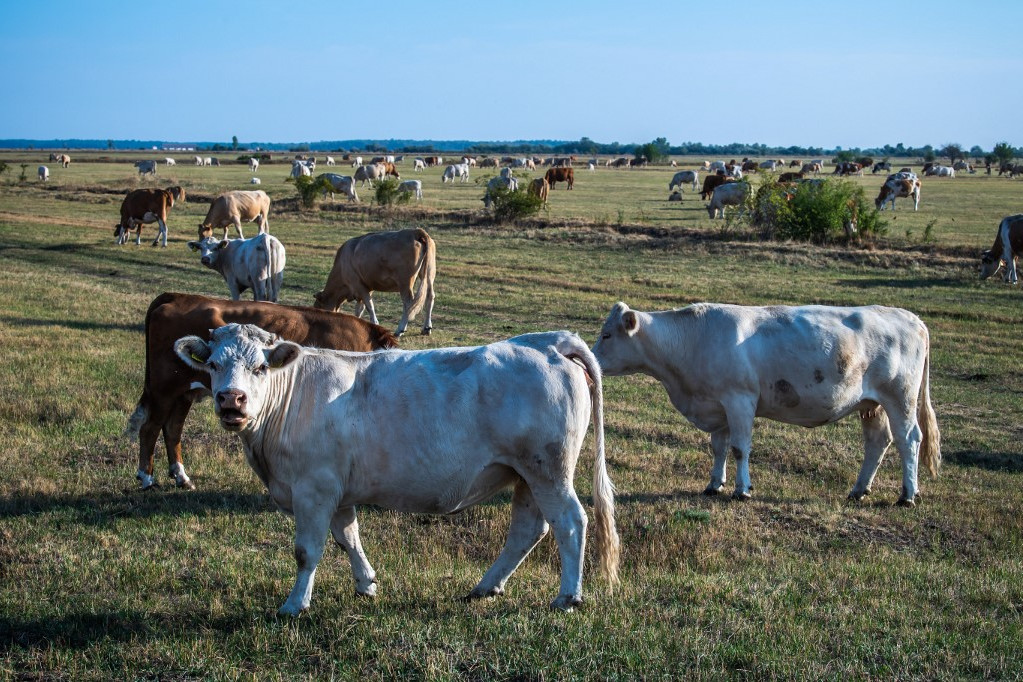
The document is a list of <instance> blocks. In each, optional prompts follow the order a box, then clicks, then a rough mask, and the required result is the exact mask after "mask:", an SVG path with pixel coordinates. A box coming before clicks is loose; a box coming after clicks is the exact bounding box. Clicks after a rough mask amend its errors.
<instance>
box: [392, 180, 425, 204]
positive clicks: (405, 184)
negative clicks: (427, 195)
mask: <svg viewBox="0 0 1023 682" xmlns="http://www.w3.org/2000/svg"><path fill="white" fill-rule="evenodd" d="M398 191H399V192H406V193H409V194H412V195H414V196H415V197H416V201H422V200H423V181H422V180H402V182H401V184H400V185H398Z"/></svg>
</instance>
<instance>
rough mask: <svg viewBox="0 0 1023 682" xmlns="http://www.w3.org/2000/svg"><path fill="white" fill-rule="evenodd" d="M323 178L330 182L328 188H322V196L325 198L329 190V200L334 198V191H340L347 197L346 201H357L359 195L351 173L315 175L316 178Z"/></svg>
mask: <svg viewBox="0 0 1023 682" xmlns="http://www.w3.org/2000/svg"><path fill="white" fill-rule="evenodd" d="M320 178H324V179H325V180H326V181H327V182H329V183H330V186H331V189H330V190H323V198H324V199H326V198H327V193H328V192H330V200H331V201H333V200H334V192H340V193H341V194H344V195H345V196H346V197H348V201H355V202H358V201H359V195H358V194H356V192H355V179H354V178H352V176H351V175H337V174H336V173H323V174H322V175H319V176H317V178H316V179H317V180H319V179H320Z"/></svg>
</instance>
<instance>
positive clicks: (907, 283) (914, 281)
mask: <svg viewBox="0 0 1023 682" xmlns="http://www.w3.org/2000/svg"><path fill="white" fill-rule="evenodd" d="M966 281H967V280H966V279H963V278H953V277H939V278H930V277H920V278H908V279H894V278H892V279H882V278H873V279H840V280H838V282H837V284H838V285H839V286H844V287H851V288H854V289H874V288H877V287H888V288H889V289H924V288H933V287H947V288H954V289H961V288H963V287H964V286H965V284H966Z"/></svg>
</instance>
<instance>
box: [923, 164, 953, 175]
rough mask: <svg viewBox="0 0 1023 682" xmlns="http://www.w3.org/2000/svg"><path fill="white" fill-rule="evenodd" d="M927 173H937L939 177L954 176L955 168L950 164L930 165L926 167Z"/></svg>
mask: <svg viewBox="0 0 1023 682" xmlns="http://www.w3.org/2000/svg"><path fill="white" fill-rule="evenodd" d="M926 174H927V175H937V176H938V177H939V178H954V177H955V176H956V172H955V169H954V168H952V167H951V166H931V167H930V168H929V169H927V173H926Z"/></svg>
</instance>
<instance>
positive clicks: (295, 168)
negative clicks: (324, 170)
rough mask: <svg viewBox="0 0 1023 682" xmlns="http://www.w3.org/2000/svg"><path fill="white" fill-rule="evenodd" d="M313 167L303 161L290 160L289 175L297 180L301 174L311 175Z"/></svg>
mask: <svg viewBox="0 0 1023 682" xmlns="http://www.w3.org/2000/svg"><path fill="white" fill-rule="evenodd" d="M312 175H313V169H312V168H310V167H309V166H308V165H307V164H306V163H305V162H304V161H292V162H291V177H293V178H294V179H296V180H298V179H299V178H301V177H302V176H307V177H312Z"/></svg>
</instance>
